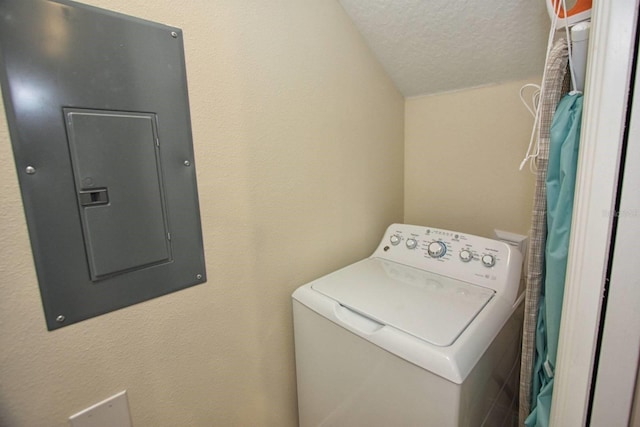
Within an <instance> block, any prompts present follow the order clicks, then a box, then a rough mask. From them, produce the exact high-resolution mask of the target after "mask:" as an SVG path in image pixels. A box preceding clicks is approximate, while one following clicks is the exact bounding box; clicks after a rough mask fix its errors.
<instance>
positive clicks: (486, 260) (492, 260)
mask: <svg viewBox="0 0 640 427" xmlns="http://www.w3.org/2000/svg"><path fill="white" fill-rule="evenodd" d="M482 265H484V266H485V267H493V266H494V265H496V257H494V256H493V255H491V254H485V255H482Z"/></svg>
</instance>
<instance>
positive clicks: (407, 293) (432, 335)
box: [311, 258, 495, 347]
mask: <svg viewBox="0 0 640 427" xmlns="http://www.w3.org/2000/svg"><path fill="white" fill-rule="evenodd" d="M311 287H312V289H313V290H315V291H317V292H319V293H321V294H323V295H325V296H327V297H329V298H331V299H333V300H335V301H337V302H338V303H339V304H341V305H343V306H345V307H347V308H349V309H351V310H352V311H354V312H356V313H359V314H361V315H362V316H365V317H367V318H369V319H372V320H375V321H376V322H378V323H381V324H383V325H389V326H392V327H394V328H396V329H399V330H401V331H403V332H405V333H407V334H410V335H413V336H415V337H417V338H419V339H422V340H424V341H427V342H429V343H431V344H434V345H437V346H441V347H445V346H449V345H451V344H453V342H454V341H455V340H456V339H457V338H458V336H460V334H462V332H463V331H464V330H465V329H466V327H467V326H468V325H469V324H470V323H471V321H472V320H473V319H474V318H475V317H476V315H477V314H478V313H479V312H480V311H481V310H482V308H483V307H484V306H485V305H486V304H487V303H488V302H489V300H490V299H491V298H492V297H493V295H494V293H495V292H494V291H493V290H491V289H487V288H483V287H481V286H476V285H472V284H469V283H467V282H461V281H458V280H454V279H450V278H448V277H444V276H440V275H437V274H433V273H429V272H426V271H423V270H419V269H416V268H413V267H408V266H405V265H402V264H398V263H394V262H390V261H386V260H382V259H378V258H369V259H365V260H363V261H360V262H357V263H355V264H352V265H350V266H348V267H345V268H343V269H342V270H338V271H336V272H335V273H332V274H329V275H328V276H325V277H323V278H321V279H318V280H316V281H315V282H313V283H312V284H311Z"/></svg>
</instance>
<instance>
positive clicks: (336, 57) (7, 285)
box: [0, 0, 404, 427]
mask: <svg viewBox="0 0 640 427" xmlns="http://www.w3.org/2000/svg"><path fill="white" fill-rule="evenodd" d="M85 1H86V3H90V4H93V5H96V6H100V7H105V8H109V9H112V10H116V11H119V12H123V13H127V14H132V15H135V16H139V17H143V18H145V19H149V20H154V21H158V22H162V23H166V24H169V25H174V26H178V27H181V28H182V29H183V30H184V37H185V49H186V59H187V73H188V79H189V95H190V103H191V116H192V124H193V135H194V146H195V152H196V162H197V172H198V185H199V193H200V202H201V211H202V225H203V231H204V242H205V252H206V258H207V272H208V277H209V282H208V283H207V284H205V285H200V286H196V287H193V288H189V289H186V290H183V291H180V292H177V293H174V294H171V295H167V296H163V297H160V298H157V299H154V300H151V301H147V302H144V303H141V304H138V305H135V306H132V307H129V308H126V309H123V310H119V311H116V312H114V313H110V314H107V315H104V316H100V317H97V318H94V319H90V320H87V321H84V322H81V323H78V324H75V325H72V326H69V327H66V328H63V329H61V330H58V331H55V332H47V330H46V327H45V322H44V318H43V315H42V309H41V305H40V299H39V291H38V285H37V280H36V276H35V272H34V268H33V262H32V259H31V251H30V246H29V241H28V236H27V230H26V225H25V221H24V215H23V211H22V203H21V200H20V195H19V189H18V184H17V179H16V172H15V167H14V163H13V160H12V152H11V147H10V143H9V136H8V131H7V127H6V122H5V119H4V112H0V113H1V114H2V119H0V197H1V198H2V203H0V247H1V248H2V249H1V251H2V253H1V256H0V426H3V427H40V426H43V427H44V426H47V427H62V426H67V418H68V417H69V416H70V415H71V414H73V413H75V412H77V411H79V410H81V409H84V408H85V407H87V406H89V405H91V404H93V403H96V402H98V401H100V400H102V399H104V398H106V397H108V396H111V395H112V394H114V393H116V392H118V391H120V390H123V389H127V390H128V393H129V402H130V406H131V413H132V417H133V422H134V425H135V427H145V426H149V427H161V426H167V427H168V426H171V427H174V426H278V427H283V426H294V425H296V424H297V422H296V417H297V415H296V403H295V371H294V358H293V354H294V353H293V340H292V323H291V322H292V319H291V310H290V294H291V292H292V291H293V290H294V289H295V288H296V287H297V286H298V285H301V284H303V283H305V282H307V281H309V280H311V279H313V278H315V277H317V276H319V275H322V274H324V273H327V272H329V271H331V270H333V269H335V268H337V267H340V266H343V265H346V264H348V263H350V262H353V261H355V260H356V259H358V258H362V257H364V256H366V255H368V254H369V253H370V252H371V251H372V250H373V248H374V246H375V244H376V243H377V241H378V239H379V237H380V235H381V233H382V232H383V230H384V228H385V227H386V226H387V225H388V224H389V223H391V222H394V221H402V218H403V172H402V171H403V130H404V124H403V120H404V99H403V98H402V96H401V95H400V94H399V93H398V92H397V91H396V89H395V88H394V87H393V85H392V83H391V82H390V80H389V79H388V77H387V76H386V75H385V73H384V72H383V70H382V68H381V67H380V66H379V65H378V63H377V62H376V61H375V60H374V59H373V57H372V55H371V54H370V52H369V50H368V49H367V48H366V46H365V44H364V42H363V41H362V39H361V37H360V36H359V35H358V33H357V32H356V30H355V28H354V27H353V25H352V24H351V22H350V21H349V20H348V18H347V17H346V15H345V13H344V12H343V10H342V9H341V8H340V6H339V5H338V3H337V1H326V0H274V1H269V2H266V1H237V0H216V1H212V0H189V1H187V0H182V1H180V0H85Z"/></svg>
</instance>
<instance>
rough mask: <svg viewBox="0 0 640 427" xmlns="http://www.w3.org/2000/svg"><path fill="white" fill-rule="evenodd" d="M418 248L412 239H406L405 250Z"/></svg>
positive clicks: (416, 242)
mask: <svg viewBox="0 0 640 427" xmlns="http://www.w3.org/2000/svg"><path fill="white" fill-rule="evenodd" d="M416 246H418V241H417V240H416V239H414V238H411V239H407V248H409V249H415V248H416Z"/></svg>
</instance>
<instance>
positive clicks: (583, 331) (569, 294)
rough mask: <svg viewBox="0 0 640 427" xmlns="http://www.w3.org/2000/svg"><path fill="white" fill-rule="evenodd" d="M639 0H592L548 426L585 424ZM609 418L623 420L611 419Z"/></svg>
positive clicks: (612, 423) (610, 423) (631, 260)
mask: <svg viewBox="0 0 640 427" xmlns="http://www.w3.org/2000/svg"><path fill="white" fill-rule="evenodd" d="M638 1H639V0H615V1H610V0H594V5H593V20H592V28H591V37H590V41H589V63H588V66H587V78H586V79H587V83H586V89H585V104H584V114H583V127H582V141H581V145H580V160H579V168H578V175H577V179H576V182H577V186H576V194H575V199H574V200H575V201H574V213H573V224H572V231H571V241H570V249H569V259H568V264H567V280H566V284H565V296H564V303H563V308H562V310H563V312H562V321H561V325H560V342H559V347H558V358H557V367H556V377H555V385H554V393H553V401H552V407H551V426H558V427H560V426H562V427H570V426H584V425H585V422H586V415H587V408H588V405H589V399H590V391H591V382H592V378H591V377H592V371H593V364H594V358H595V351H596V344H597V340H598V331H599V328H600V313H601V308H602V307H601V303H602V298H601V296H602V292H603V289H604V280H605V274H606V269H607V264H608V259H609V249H610V247H609V246H610V241H611V226H612V220H613V215H612V214H611V213H612V212H613V209H614V203H615V198H616V192H617V184H618V170H619V162H620V149H621V144H622V140H623V135H624V129H625V125H626V111H627V100H628V91H629V81H630V75H631V66H632V61H633V49H634V43H635V31H636V29H635V27H636V19H637V16H636V13H637V8H638ZM635 258H636V256H635V254H633V255H631V258H630V260H629V262H632V263H634V262H635V263H637V262H638V261H637V260H636V259H635ZM623 350H624V349H614V351H623ZM629 375H633V374H632V373H629ZM614 398H615V397H614ZM594 410H595V408H594ZM626 416H627V417H628V412H627V414H626ZM608 425H626V424H618V423H616V422H614V421H613V420H610V422H609V423H608Z"/></svg>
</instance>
